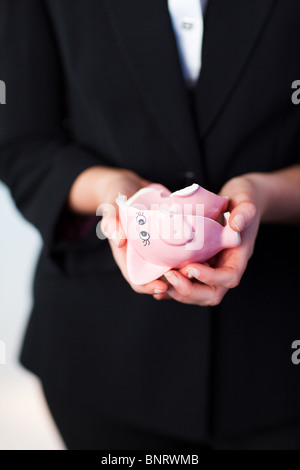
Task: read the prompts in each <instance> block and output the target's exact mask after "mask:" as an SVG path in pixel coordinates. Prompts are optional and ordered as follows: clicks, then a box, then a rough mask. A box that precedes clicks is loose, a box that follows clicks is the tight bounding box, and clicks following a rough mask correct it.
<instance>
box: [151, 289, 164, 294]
mask: <svg viewBox="0 0 300 470" xmlns="http://www.w3.org/2000/svg"><path fill="white" fill-rule="evenodd" d="M165 292H166V290H160V289H155V290H154V294H164V293H165Z"/></svg>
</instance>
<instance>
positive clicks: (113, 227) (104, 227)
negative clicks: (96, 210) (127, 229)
mask: <svg viewBox="0 0 300 470" xmlns="http://www.w3.org/2000/svg"><path fill="white" fill-rule="evenodd" d="M101 231H102V233H103V234H104V235H105V236H106V238H108V239H109V240H110V241H112V242H113V243H114V244H115V245H116V246H117V247H118V248H122V247H123V246H124V245H125V244H126V235H125V233H124V231H123V229H122V226H121V224H120V221H119V220H118V219H116V218H115V217H110V216H105V217H103V218H102V221H101Z"/></svg>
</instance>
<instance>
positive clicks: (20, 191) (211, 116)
mask: <svg viewBox="0 0 300 470" xmlns="http://www.w3.org/2000/svg"><path fill="white" fill-rule="evenodd" d="M299 19H300V2H299V1H298V0H286V1H284V2H283V1H279V0H245V1H243V2H241V1H240V0H226V1H224V0H210V2H209V5H208V10H207V14H206V19H205V37H204V49H203V69H202V72H201V77H200V80H199V83H198V85H197V89H196V91H195V94H194V97H193V98H192V103H191V102H190V97H189V95H188V93H187V91H186V88H185V85H184V83H183V79H182V74H181V69H180V65H179V60H178V54H177V49H176V43H175V40H174V34H173V31H172V27H171V23H170V19H169V15H168V10H167V2H166V1H162V0H151V1H149V0H13V1H11V0H0V26H1V27H0V37H1V53H0V78H1V79H2V80H4V81H5V82H6V86H7V104H6V105H5V106H1V108H0V146H1V147H0V177H1V178H2V179H3V181H4V182H6V183H7V184H8V186H9V187H10V188H11V192H12V195H13V197H14V199H15V201H16V204H17V206H18V207H19V209H20V210H21V211H22V213H23V214H24V216H25V217H26V218H27V219H28V220H29V221H31V222H32V223H33V224H34V225H35V226H36V227H37V228H38V229H39V230H40V231H41V233H42V235H43V238H44V241H45V245H44V249H43V253H42V256H41V259H40V262H39V266H38V270H37V274H36V278H35V287H34V295H35V304H34V309H33V312H32V317H31V320H30V324H29V327H28V331H27V335H26V339H25V344H24V348H23V353H22V362H23V364H24V365H25V366H26V367H28V368H30V369H31V370H32V371H34V372H35V373H36V374H38V375H39V376H40V377H41V379H42V381H43V384H44V386H45V389H46V390H48V391H51V393H52V394H54V395H55V394H56V395H58V396H60V397H63V398H65V399H66V401H68V403H70V404H71V405H72V406H74V409H75V410H76V407H77V406H78V404H80V406H84V407H86V408H89V409H90V410H91V412H95V413H96V412H97V411H98V412H100V413H105V414H107V415H108V416H112V417H117V418H118V419H119V420H122V421H123V422H128V423H134V424H136V425H139V426H142V427H144V428H147V429H152V430H154V431H160V432H168V433H169V434H172V435H174V436H179V437H184V438H192V439H196V438H197V439H198V438H199V439H200V438H205V437H208V436H211V435H213V436H221V435H229V434H234V433H241V432H248V431H256V430H258V429H260V428H267V427H270V426H275V425H276V426H281V425H286V424H288V423H292V422H294V421H295V422H296V421H300V400H299V393H300V369H299V368H298V369H297V367H295V366H294V365H293V364H292V361H291V355H292V350H291V345H292V342H293V341H294V340H296V339H299V336H300V292H299V265H300V250H299V238H300V230H299V229H298V228H292V227H287V226H279V225H278V226H272V225H270V226H263V227H262V228H261V231H260V234H259V236H258V240H257V244H256V250H255V254H254V256H253V258H252V260H251V261H250V263H249V267H248V269H247V272H246V274H245V276H244V278H243V280H242V283H241V285H240V286H239V287H238V288H236V289H234V290H232V291H230V293H229V294H228V295H227V296H226V298H225V300H224V301H223V302H222V304H221V305H220V306H218V307H215V308H200V307H196V306H186V305H181V304H179V303H176V302H174V301H169V302H156V301H155V300H153V299H152V298H151V297H149V296H145V295H144V296H143V295H138V294H136V293H134V292H133V291H132V290H131V288H130V287H129V286H128V285H127V283H126V282H125V281H124V280H123V278H122V276H121V274H120V273H119V270H118V268H117V266H116V265H115V263H114V261H113V259H112V256H111V253H110V249H109V246H108V243H107V241H100V240H98V239H97V237H96V235H95V231H94V228H93V229H92V231H91V232H89V234H86V233H83V232H82V230H81V227H82V224H81V223H82V220H81V219H80V218H78V217H72V216H70V215H68V214H67V211H66V209H65V201H66V197H67V194H68V191H69V189H70V187H71V185H72V183H73V181H74V180H75V178H76V177H77V175H78V174H79V173H80V172H81V171H83V170H84V169H86V168H88V167H90V166H93V165H102V164H104V165H111V166H118V167H123V168H130V169H132V170H135V171H136V172H137V173H139V174H141V175H142V176H143V177H145V178H148V179H150V180H152V181H156V182H160V183H163V184H165V185H167V186H168V187H170V189H178V188H179V187H180V186H179V185H180V184H182V182H181V183H180V179H181V180H182V177H184V175H185V174H186V172H193V174H194V178H193V179H194V180H196V181H197V182H198V183H200V184H202V185H203V186H205V187H206V188H208V189H210V190H213V191H219V189H220V188H221V186H222V185H223V184H224V183H225V182H226V181H227V180H228V179H229V178H231V177H233V176H235V175H239V174H243V173H246V172H251V171H260V172H269V171H272V170H276V169H279V168H284V167H287V166H289V165H292V164H295V163H297V162H299V157H300V108H297V107H296V106H294V105H293V104H292V102H291V95H292V90H291V84H292V82H293V81H294V80H297V79H299V77H300V61H299V50H300V35H299ZM67 225H68V230H66V228H67V227H66V226H67ZM94 226H95V224H94ZM70 227H71V230H70Z"/></svg>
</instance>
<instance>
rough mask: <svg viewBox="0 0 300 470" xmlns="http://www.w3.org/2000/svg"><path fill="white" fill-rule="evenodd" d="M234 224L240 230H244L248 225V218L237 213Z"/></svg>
mask: <svg viewBox="0 0 300 470" xmlns="http://www.w3.org/2000/svg"><path fill="white" fill-rule="evenodd" d="M232 225H233V226H234V227H235V228H236V229H237V230H238V231H239V232H242V231H243V230H244V228H245V227H246V219H245V217H244V216H243V215H241V214H237V215H236V216H235V217H234V218H233V221H232Z"/></svg>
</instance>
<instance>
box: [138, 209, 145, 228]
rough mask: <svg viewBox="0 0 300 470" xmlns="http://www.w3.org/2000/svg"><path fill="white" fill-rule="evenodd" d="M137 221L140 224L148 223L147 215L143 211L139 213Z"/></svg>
mask: <svg viewBox="0 0 300 470" xmlns="http://www.w3.org/2000/svg"><path fill="white" fill-rule="evenodd" d="M136 221H137V223H138V224H139V225H144V224H145V223H146V217H145V216H144V214H142V213H141V212H140V213H139V214H138V215H137V218H136Z"/></svg>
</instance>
